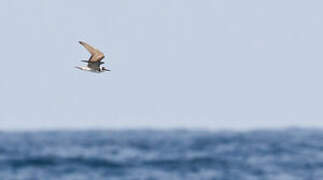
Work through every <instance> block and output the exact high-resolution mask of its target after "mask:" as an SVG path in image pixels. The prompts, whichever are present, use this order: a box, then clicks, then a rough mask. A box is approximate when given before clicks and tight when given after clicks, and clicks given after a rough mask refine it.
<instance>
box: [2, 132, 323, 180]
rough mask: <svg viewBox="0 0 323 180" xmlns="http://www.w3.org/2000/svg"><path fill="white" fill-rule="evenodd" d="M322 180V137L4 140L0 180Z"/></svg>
mask: <svg viewBox="0 0 323 180" xmlns="http://www.w3.org/2000/svg"><path fill="white" fill-rule="evenodd" d="M7 179H8V180H16V179H17V180H20V179H22V180H58V179H59V180H103V179H104V180H117V179H118V180H119V179H126V180H127V179H129V180H136V179H147V180H155V179H164V180H173V179H175V180H177V179H183V180H191V179H193V180H195V179H198V180H199V179H201V180H203V179H214V180H267V179H270V180H303V179H304V180H322V179H323V130H317V129H316V130H313V129H284V130H258V131H249V132H231V131H217V132H210V131H202V130H200V131H187V130H172V131H152V130H128V131H126V130H123V131H111V130H107V131H103V130H100V131H50V132H19V133H17V132H15V133H14V132H2V133H0V180H7Z"/></svg>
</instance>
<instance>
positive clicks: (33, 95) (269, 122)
mask: <svg viewBox="0 0 323 180" xmlns="http://www.w3.org/2000/svg"><path fill="white" fill-rule="evenodd" d="M322 6H323V2H322V1H316V0H313V1H295V0H293V1H292V0H285V1H280V0H272V1H256V0H246V1H240V0H230V1H228V0H205V1H194V0H177V1H173V0H155V1H150V0H137V1H133V0H122V1H101V0H93V1H88V0H71V1H65V0H56V1H52V0H34V1H20V0H2V1H1V2H0V22H1V26H0V27H1V28H0V32H1V33H0V39H1V43H0V49H1V52H2V53H1V60H0V62H1V65H2V66H1V70H0V130H29V129H32V130H44V129H93V128H94V129H95V128H107V129H128V128H153V129H159V128H162V129H169V128H189V129H194V128H205V129H215V130H221V129H237V130H244V129H259V128H262V129H263V128H284V127H318V128H323V111H322V109H323V93H322V92H323V84H322V77H323V71H322V66H323V61H322V60H323V54H322V47H323V43H322V42H323V35H322V32H323V11H322V8H321V7H322ZM79 40H82V41H85V42H87V43H89V44H91V45H93V46H94V47H96V48H98V49H100V50H101V51H102V52H104V53H105V55H106V58H105V59H104V61H105V65H106V66H107V67H108V68H109V69H111V72H106V73H101V74H96V73H90V72H82V71H80V70H78V69H75V68H74V66H79V65H82V64H83V63H82V62H80V60H82V59H87V58H88V57H89V54H88V52H87V51H86V50H85V49H84V48H83V47H81V46H80V45H79V44H78V41H79Z"/></svg>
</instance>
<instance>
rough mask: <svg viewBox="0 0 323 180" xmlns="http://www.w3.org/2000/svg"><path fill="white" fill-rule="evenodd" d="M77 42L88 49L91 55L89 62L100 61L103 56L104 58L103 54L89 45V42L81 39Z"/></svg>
mask: <svg viewBox="0 0 323 180" xmlns="http://www.w3.org/2000/svg"><path fill="white" fill-rule="evenodd" d="M79 43H80V44H81V45H82V46H83V47H85V49H86V50H87V51H89V53H90V54H91V57H90V59H89V63H90V62H92V63H94V62H100V61H101V60H102V59H103V58H104V54H103V53H102V52H101V51H99V50H98V49H96V48H94V47H92V46H90V45H89V44H87V43H86V42H83V41H79Z"/></svg>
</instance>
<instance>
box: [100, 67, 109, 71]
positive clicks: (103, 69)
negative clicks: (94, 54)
mask: <svg viewBox="0 0 323 180" xmlns="http://www.w3.org/2000/svg"><path fill="white" fill-rule="evenodd" d="M101 70H102V71H110V70H109V69H107V68H105V67H102V68H101Z"/></svg>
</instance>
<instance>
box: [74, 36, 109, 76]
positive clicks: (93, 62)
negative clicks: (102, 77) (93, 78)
mask: <svg viewBox="0 0 323 180" xmlns="http://www.w3.org/2000/svg"><path fill="white" fill-rule="evenodd" d="M79 43H80V44H81V45H82V46H83V47H84V48H85V49H86V50H87V51H89V53H90V54H91V57H90V58H89V60H82V62H86V63H87V66H83V67H82V66H76V67H75V68H77V69H80V70H83V71H90V72H96V73H101V72H104V71H110V70H109V69H107V68H105V67H101V64H104V62H102V59H103V58H104V54H103V53H102V52H101V51H99V50H98V49H96V48H94V47H92V46H90V45H89V44H87V43H86V42H83V41H79Z"/></svg>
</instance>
